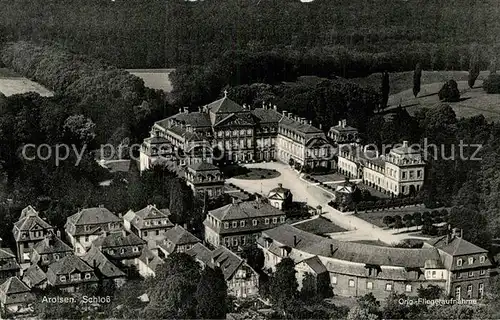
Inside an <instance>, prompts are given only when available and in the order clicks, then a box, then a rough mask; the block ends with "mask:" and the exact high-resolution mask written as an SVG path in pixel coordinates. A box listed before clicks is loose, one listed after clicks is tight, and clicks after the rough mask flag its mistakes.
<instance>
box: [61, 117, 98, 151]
mask: <svg viewBox="0 0 500 320" xmlns="http://www.w3.org/2000/svg"><path fill="white" fill-rule="evenodd" d="M63 130H64V134H65V136H66V137H67V139H68V142H70V143H77V145H86V144H89V143H90V142H92V140H94V138H95V123H93V122H92V120H90V119H89V118H86V117H85V116H83V115H81V114H78V115H73V116H69V117H68V118H67V119H66V120H65V121H64V125H63Z"/></svg>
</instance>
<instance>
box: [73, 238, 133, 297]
mask: <svg viewBox="0 0 500 320" xmlns="http://www.w3.org/2000/svg"><path fill="white" fill-rule="evenodd" d="M81 258H82V260H83V261H85V262H86V263H87V264H88V265H89V266H91V267H92V268H93V269H94V272H95V274H96V275H97V277H98V278H99V279H100V280H101V281H113V282H114V283H115V285H116V287H117V288H119V287H121V286H122V285H123V284H124V283H125V282H126V281H127V274H126V273H125V272H123V271H122V270H121V269H120V268H118V267H117V266H116V265H115V264H114V263H112V262H111V261H109V259H108V258H107V257H106V255H104V253H102V252H101V251H100V250H99V249H98V248H97V247H94V246H92V247H91V248H90V249H89V251H87V253H85V254H84V255H83V256H82V257H81Z"/></svg>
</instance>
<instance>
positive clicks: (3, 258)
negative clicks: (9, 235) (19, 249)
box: [0, 247, 21, 283]
mask: <svg viewBox="0 0 500 320" xmlns="http://www.w3.org/2000/svg"><path fill="white" fill-rule="evenodd" d="M20 269H21V268H20V266H19V264H18V263H17V260H16V256H15V254H14V253H13V252H12V250H10V249H9V248H2V247H0V283H1V282H2V281H4V280H5V279H7V278H10V277H15V276H19V271H20Z"/></svg>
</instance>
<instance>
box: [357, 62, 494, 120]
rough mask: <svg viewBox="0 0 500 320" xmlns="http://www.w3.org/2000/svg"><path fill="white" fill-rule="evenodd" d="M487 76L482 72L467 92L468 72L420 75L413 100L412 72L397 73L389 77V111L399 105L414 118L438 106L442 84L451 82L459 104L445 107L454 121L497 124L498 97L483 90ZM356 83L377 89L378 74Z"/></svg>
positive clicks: (486, 72) (425, 73)
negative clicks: (455, 85)
mask: <svg viewBox="0 0 500 320" xmlns="http://www.w3.org/2000/svg"><path fill="white" fill-rule="evenodd" d="M488 75H489V71H482V72H481V74H480V75H479V77H478V80H477V81H476V83H475V85H474V88H472V89H470V88H469V85H468V84H467V77H468V72H467V71H423V72H422V86H421V90H420V93H419V94H418V96H417V98H415V97H414V96H413V89H412V88H413V72H411V71H410V72H399V73H391V74H390V86H391V96H390V97H389V106H390V107H389V108H388V109H386V110H390V109H392V108H394V107H396V106H398V105H399V104H400V103H401V105H402V106H403V107H405V108H406V110H408V112H409V113H410V114H411V115H413V114H415V112H416V111H418V110H420V109H422V108H432V107H435V106H437V105H439V104H440V103H441V102H440V101H439V97H438V92H439V90H440V89H441V87H442V86H443V84H444V82H446V81H447V80H450V79H453V80H455V81H457V83H458V89H459V90H460V97H461V101H459V102H450V103H448V102H447V103H448V104H449V105H450V106H451V107H452V108H453V110H454V111H455V113H456V114H457V118H468V117H473V116H477V115H480V114H482V115H484V117H485V118H486V119H488V120H493V121H499V120H500V94H487V93H486V92H485V91H484V90H483V89H482V83H483V80H484V79H486V78H487V77H488ZM355 81H356V82H357V83H359V84H361V85H363V86H370V87H373V88H376V89H377V90H378V88H379V87H380V83H381V74H380V73H377V74H372V75H370V76H368V77H365V78H357V79H355Z"/></svg>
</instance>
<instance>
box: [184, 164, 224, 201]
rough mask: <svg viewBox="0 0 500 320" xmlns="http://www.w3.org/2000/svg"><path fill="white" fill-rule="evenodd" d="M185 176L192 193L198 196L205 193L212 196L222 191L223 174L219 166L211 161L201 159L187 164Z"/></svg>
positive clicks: (216, 195)
mask: <svg viewBox="0 0 500 320" xmlns="http://www.w3.org/2000/svg"><path fill="white" fill-rule="evenodd" d="M185 178H186V183H187V185H188V186H190V187H191V189H193V192H194V194H195V195H198V196H200V197H203V196H204V195H205V194H206V195H207V196H208V197H209V198H214V197H218V196H220V195H221V194H223V193H224V181H225V180H224V176H223V175H222V172H221V171H220V169H219V167H217V166H215V165H213V164H211V163H208V162H204V161H202V162H198V163H194V164H191V165H189V166H187V167H186V168H185Z"/></svg>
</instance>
